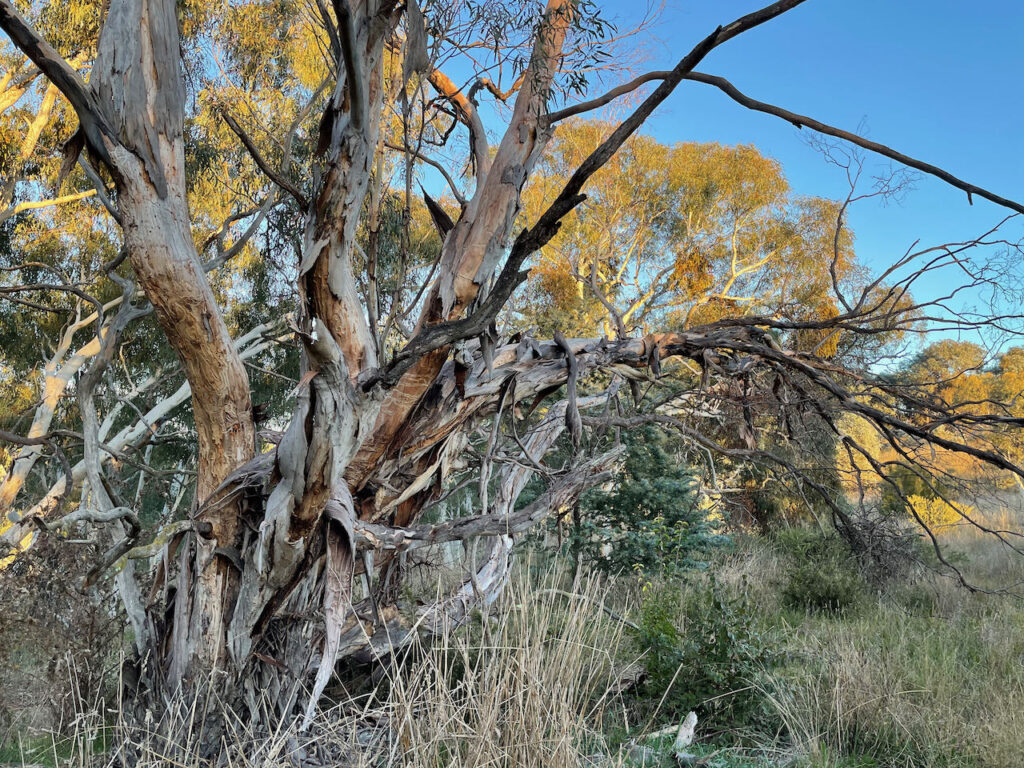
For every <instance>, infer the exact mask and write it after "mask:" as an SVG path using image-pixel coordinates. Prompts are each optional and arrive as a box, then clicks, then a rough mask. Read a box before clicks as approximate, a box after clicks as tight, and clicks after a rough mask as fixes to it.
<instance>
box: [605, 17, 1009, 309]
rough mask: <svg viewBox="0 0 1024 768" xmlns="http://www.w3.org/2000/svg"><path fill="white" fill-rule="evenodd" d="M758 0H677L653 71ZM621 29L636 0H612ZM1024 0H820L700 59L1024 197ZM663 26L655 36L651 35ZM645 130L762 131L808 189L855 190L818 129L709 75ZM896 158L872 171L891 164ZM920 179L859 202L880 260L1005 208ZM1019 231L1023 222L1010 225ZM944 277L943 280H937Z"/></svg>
mask: <svg viewBox="0 0 1024 768" xmlns="http://www.w3.org/2000/svg"><path fill="white" fill-rule="evenodd" d="M762 4H764V2H759V1H758V0H699V1H698V0H669V1H668V2H667V4H666V5H665V7H664V9H663V11H662V14H661V17H660V19H659V21H658V23H657V24H656V25H655V26H654V27H653V29H652V30H651V31H650V34H649V36H648V37H647V41H648V42H647V43H646V44H645V45H646V54H647V57H648V60H647V61H646V62H644V64H643V65H642V67H641V68H642V69H644V70H648V69H663V68H670V67H671V66H673V65H674V63H675V62H676V61H678V59H679V58H680V57H681V56H682V55H683V54H684V53H685V52H686V51H687V50H688V49H689V48H690V47H691V46H692V45H693V43H694V42H696V41H697V40H699V39H700V38H702V37H703V36H705V35H706V34H708V33H709V32H710V31H712V30H713V29H714V28H715V27H716V26H717V25H718V24H724V23H727V22H729V21H732V20H733V19H735V18H737V17H738V16H741V15H743V14H745V13H748V12H750V11H752V10H755V9H756V8H757V7H759V6H760V5H762ZM601 5H602V8H603V13H604V14H605V16H606V17H607V18H609V19H611V20H614V21H616V22H617V23H618V25H619V27H620V29H624V28H627V27H629V26H630V24H631V22H633V23H635V21H636V19H637V14H638V13H639V12H640V11H642V5H641V3H640V2H637V0H631V1H624V0H613V1H612V2H605V3H602V4H601ZM1022 36H1024V3H1021V2H1009V1H1008V0H975V1H974V2H966V1H961V0H927V1H926V0H808V2H806V3H804V4H803V5H801V6H799V7H798V8H796V9H794V10H792V11H790V12H789V13H787V14H785V15H784V16H782V17H780V18H778V19H776V20H774V21H772V22H769V23H767V24H765V25H762V26H761V27H759V28H757V29H754V30H752V31H750V32H747V33H746V34H744V35H742V36H740V37H738V38H736V39H734V40H732V41H730V42H729V43H726V44H725V45H724V46H722V47H720V48H718V49H716V50H715V51H713V52H712V53H711V54H710V55H709V56H708V57H707V59H705V61H704V63H702V64H701V66H700V67H699V69H700V70H701V71H705V72H709V73H713V74H718V75H722V76H724V77H726V78H728V79H729V80H731V81H732V82H733V83H734V84H735V85H736V86H737V87H738V88H739V89H740V90H742V91H744V92H745V93H747V94H748V95H750V96H752V97H754V98H757V99H760V100H762V101H767V102H770V103H774V104H777V105H780V106H784V107H786V108H789V109H791V110H793V111H795V112H798V113H803V114H807V115H810V116H813V117H816V118H818V119H820V120H822V121H824V122H827V123H831V124H833V125H835V126H838V127H840V128H845V129H848V130H856V129H857V128H858V126H859V125H861V124H862V121H863V124H864V125H866V128H867V133H868V135H869V136H870V137H871V138H873V139H875V140H877V141H880V142H882V143H885V144H888V145H890V146H892V147H894V148H896V149H899V150H901V151H903V152H905V153H907V154H909V155H911V156H914V157H917V158H919V159H921V160H925V161H929V162H932V163H935V164H937V165H941V166H943V167H944V168H946V169H947V170H949V171H950V172H952V173H954V174H955V175H958V176H960V177H961V178H965V179H967V180H968V181H971V182H973V183H975V184H978V185H979V186H982V187H986V188H988V189H990V190H992V191H993V192H996V193H998V194H1002V195H1004V196H1006V197H1010V198H1012V199H1016V200H1021V201H1024V152H1022V149H1024V146H1022V144H1024V142H1022V137H1024V103H1022V98H1021V97H1022V96H1024V82H1022V77H1024V51H1022V50H1021V48H1022V46H1021V43H1022V42H1024V41H1022ZM652 38H653V39H652ZM644 131H645V132H646V133H648V134H650V135H652V136H655V137H656V138H658V139H659V140H661V141H665V142H676V141H719V142H723V143H729V144H735V143H752V144H755V145H756V146H757V147H758V148H759V149H760V150H761V151H762V152H764V153H765V154H768V155H770V156H771V157H774V158H776V159H777V160H779V161H780V162H781V163H782V166H783V169H784V171H785V173H786V176H787V177H788V178H789V180H790V183H791V185H792V187H793V188H794V190H795V191H796V192H798V193H800V194H807V195H821V196H828V197H843V196H845V194H846V189H847V187H846V183H845V178H844V177H843V175H842V173H841V172H840V171H839V170H838V169H836V168H835V167H834V166H831V165H829V164H828V163H826V162H825V161H824V160H823V159H822V157H821V155H820V154H819V153H818V152H816V151H815V150H813V149H812V148H810V147H809V146H808V144H807V142H806V140H805V136H804V134H805V133H806V131H798V130H797V129H795V128H794V127H793V126H791V125H789V124H787V123H785V122H783V121H781V120H778V119H777V118H773V117H770V116H767V115H762V114H758V113H754V112H749V111H747V110H745V109H743V108H742V107H740V106H739V105H737V104H735V103H733V102H732V101H731V100H729V99H728V98H727V97H726V96H725V95H724V94H721V93H719V92H718V91H717V90H715V89H713V88H710V87H708V86H705V85H702V84H699V83H683V84H682V85H680V87H679V88H678V90H677V91H676V93H675V94H673V95H672V96H671V97H670V99H669V100H668V101H667V102H666V103H665V104H663V105H662V106H661V107H660V108H659V109H658V111H657V112H656V113H655V115H654V116H653V117H652V119H651V120H650V121H649V122H648V124H647V126H646V127H645V129H644ZM887 166H888V161H885V163H884V166H883V165H882V164H878V163H875V164H874V165H870V164H869V166H868V168H867V170H868V171H869V172H870V171H879V170H882V168H883V167H887ZM1005 213H1007V212H1005V211H1004V210H1003V209H1001V208H999V207H997V206H995V205H992V204H990V203H987V202H985V201H983V200H977V199H976V200H975V201H974V205H973V206H969V205H968V203H967V199H966V196H965V195H964V194H963V193H962V192H959V191H957V190H954V189H952V188H950V187H948V186H946V185H944V184H942V183H941V182H939V181H937V180H932V179H931V178H928V177H921V178H919V179H918V180H917V182H916V188H915V190H914V191H913V192H911V193H910V194H909V195H907V196H906V197H905V199H904V200H903V201H902V202H901V203H900V204H892V203H890V204H888V205H882V204H880V203H878V202H876V201H874V200H869V201H865V202H863V203H860V204H859V205H858V206H856V207H855V208H854V209H853V210H852V211H851V215H850V223H851V225H852V227H853V230H854V232H855V234H856V237H857V251H858V254H859V256H860V258H861V259H862V260H863V261H864V262H866V263H867V264H869V265H871V266H874V267H876V268H877V267H880V266H884V265H887V264H888V263H889V262H890V261H891V258H892V257H894V256H898V255H900V254H902V253H903V251H904V250H906V248H907V247H908V246H909V245H910V244H911V243H912V242H913V241H914V240H917V239H918V238H920V239H921V240H922V243H925V244H939V243H943V242H948V241H959V240H963V239H966V238H969V237H970V236H972V235H975V234H979V233H980V232H982V231H984V230H985V229H987V228H988V227H990V226H991V225H993V224H994V223H996V222H997V221H999V220H1000V219H1001V218H1003V216H1004V215H1005ZM1006 234H1007V235H1013V236H1014V238H1013V239H1017V238H1020V237H1021V236H1022V235H1024V224H1016V223H1015V224H1012V225H1011V226H1010V228H1008V229H1007V230H1006ZM926 287H927V288H931V289H936V290H937V289H938V288H941V287H944V286H942V285H941V283H940V280H939V279H936V280H934V281H932V284H931V285H929V286H926Z"/></svg>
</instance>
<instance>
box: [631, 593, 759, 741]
mask: <svg viewBox="0 0 1024 768" xmlns="http://www.w3.org/2000/svg"><path fill="white" fill-rule="evenodd" d="M639 624H640V631H639V632H638V633H637V635H636V640H635V642H636V649H637V650H638V651H639V652H640V653H642V654H643V656H642V659H641V663H642V664H643V665H644V669H645V671H646V673H647V676H646V679H645V681H644V683H643V685H642V686H641V687H640V688H639V689H638V691H637V695H638V696H639V697H642V698H639V699H638V700H636V701H635V704H636V705H637V708H638V709H639V710H640V713H641V714H642V715H647V716H650V715H653V714H655V713H656V714H658V715H659V716H663V717H665V718H666V719H670V720H672V719H675V720H678V719H680V718H682V717H683V716H685V714H686V713H687V712H689V711H690V710H694V711H696V712H697V713H698V715H699V716H700V719H701V721H702V722H707V721H710V722H711V723H712V724H715V725H718V726H727V725H735V724H741V723H742V724H746V723H747V722H748V721H749V720H750V718H751V715H752V714H753V713H754V712H755V711H756V710H758V709H759V708H760V706H761V697H760V694H759V693H758V692H757V691H756V690H755V688H754V687H752V685H751V682H752V681H753V680H754V678H755V677H756V676H758V675H759V674H760V673H761V672H762V671H763V670H764V669H765V668H767V667H770V666H772V665H773V664H774V663H775V661H776V655H775V653H774V652H773V651H772V650H771V646H770V642H769V640H768V638H766V637H765V636H764V635H762V633H761V632H760V630H759V629H758V627H757V625H756V623H755V619H754V613H753V611H752V610H751V607H750V605H749V603H748V601H747V599H746V597H745V596H744V595H730V594H728V593H727V592H726V590H725V589H724V588H722V587H721V586H719V585H718V584H717V583H716V582H715V581H714V580H711V581H710V582H708V583H707V584H705V585H703V586H702V587H701V588H699V589H698V590H696V591H695V592H694V593H692V594H690V595H688V599H687V600H686V601H685V602H684V601H683V598H682V593H681V592H680V591H679V590H678V587H677V588H675V589H671V588H667V587H661V588H655V587H653V586H651V585H647V586H645V587H644V599H643V603H642V606H641V613H640V622H639Z"/></svg>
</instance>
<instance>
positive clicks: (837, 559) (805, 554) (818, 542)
mask: <svg viewBox="0 0 1024 768" xmlns="http://www.w3.org/2000/svg"><path fill="white" fill-rule="evenodd" d="M776 543H777V545H778V547H779V549H780V550H781V551H782V553H783V554H784V555H786V557H787V559H788V560H789V565H788V567H787V569H786V576H785V578H786V581H785V584H784V586H783V588H782V599H783V602H784V604H786V605H788V606H789V607H791V608H797V609H800V610H804V611H826V612H832V613H841V612H843V611H845V610H847V609H849V608H852V607H854V606H855V605H857V604H858V603H860V602H861V600H862V599H863V598H864V596H865V594H866V592H867V585H866V583H865V581H864V577H863V575H862V574H861V571H860V567H859V564H858V563H857V560H856V558H854V556H853V555H852V553H851V552H850V550H849V548H848V547H847V545H846V544H845V543H844V542H843V540H842V539H841V538H840V537H839V536H838V535H835V534H833V535H827V534H824V533H822V532H820V531H817V530H814V529H810V528H791V529H789V530H786V531H780V532H779V533H778V534H777V536H776Z"/></svg>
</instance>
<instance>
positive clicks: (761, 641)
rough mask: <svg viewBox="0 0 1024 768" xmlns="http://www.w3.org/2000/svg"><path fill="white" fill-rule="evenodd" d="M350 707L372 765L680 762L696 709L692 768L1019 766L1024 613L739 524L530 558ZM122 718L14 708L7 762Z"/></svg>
mask: <svg viewBox="0 0 1024 768" xmlns="http://www.w3.org/2000/svg"><path fill="white" fill-rule="evenodd" d="M990 522H996V523H998V522H999V521H998V520H995V521H990ZM1003 522H1004V523H1005V522H1009V521H1003ZM999 527H1002V528H1009V527H1010V526H1009V525H1000V526H999ZM941 537H942V542H943V544H944V545H945V546H946V547H947V548H948V551H949V553H950V554H949V556H950V557H951V558H952V562H954V563H955V564H957V565H958V566H959V567H961V568H963V570H964V571H965V573H969V574H970V575H971V577H972V578H973V579H974V580H975V583H976V584H978V585H979V586H982V587H986V588H1005V587H1012V586H1013V585H1021V584H1024V558H1021V557H1020V556H1018V555H1016V553H1014V552H1013V551H1012V550H1010V549H1009V548H1008V547H1006V546H1005V545H1001V544H999V543H998V542H996V541H993V540H991V539H990V538H988V537H985V536H982V535H980V534H978V533H976V532H972V531H970V530H967V529H966V528H964V527H952V528H949V529H947V530H945V531H944V532H943V533H942V535H941ZM9 650H10V649H8V651H9ZM3 683H4V680H0V694H2V693H3V692H4V689H3ZM335 697H336V699H337V701H338V706H337V707H335V708H333V709H328V710H326V711H325V712H324V713H323V715H322V717H321V718H320V720H319V721H318V724H317V727H316V729H314V732H315V733H316V734H317V738H320V739H331V740H336V741H338V743H343V742H344V743H351V744H355V745H360V746H358V747H354V748H353V749H354V751H353V752H352V755H353V761H354V763H353V764H357V765H366V766H370V765H382V766H406V767H407V768H428V766H429V768H440V767H441V766H456V765H457V766H516V768H519V767H520V766H527V767H528V766H537V767H538V768H541V767H542V766H543V767H545V768H547V767H550V768H556V767H557V768H563V767H569V766H580V768H583V767H584V766H590V767H593V768H597V767H598V766H609V767H611V766H636V765H644V766H647V768H653V767H654V766H658V767H666V768H667V767H668V766H674V765H676V764H677V762H676V760H675V758H674V757H673V748H672V747H673V741H674V739H675V732H674V726H675V725H676V724H678V723H679V722H680V721H681V719H682V718H683V717H684V716H685V715H686V713H687V712H688V711H690V710H691V709H693V710H694V711H696V713H697V715H698V718H699V719H698V724H697V728H696V735H695V739H694V741H693V743H692V744H691V745H689V746H687V747H686V751H687V752H688V753H690V755H691V757H690V758H688V759H687V761H686V764H689V765H695V766H705V767H706V768H771V767H777V766H792V768H882V767H891V768H1017V767H1018V766H1021V765H1022V764H1024V757H1022V756H1024V605H1022V603H1021V602H1020V600H1019V599H1018V598H1015V597H1011V596H1005V595H992V594H985V593H981V592H969V591H968V590H966V589H964V588H963V587H961V586H959V585H958V584H957V583H956V582H955V581H954V580H952V579H950V578H948V577H945V576H939V575H937V574H936V573H934V572H931V571H929V570H928V569H926V568H919V569H917V570H914V571H912V572H908V573H904V574H902V575H901V576H900V577H899V578H897V579H894V580H892V581H890V582H889V583H887V584H884V585H882V586H878V585H877V584H874V585H873V584H872V583H870V582H868V581H866V580H864V579H863V578H862V577H861V576H860V575H859V573H858V572H857V570H856V569H855V568H853V567H852V565H851V563H849V562H848V561H847V560H845V559H844V556H843V555H842V553H841V551H840V550H839V549H838V548H836V547H835V546H834V543H833V542H831V541H830V540H828V539H823V538H822V537H821V536H820V534H818V533H816V532H814V531H808V530H790V531H786V532H783V533H782V534H779V535H777V536H774V537H771V538H762V537H755V536H734V537H733V541H732V545H731V546H730V547H728V548H727V549H723V550H721V551H719V552H717V553H716V554H715V555H714V556H713V558H712V561H711V562H710V563H709V564H708V567H707V568H706V569H702V570H697V571H693V572H690V573H688V574H684V575H682V576H673V577H667V576H659V577H653V578H645V577H644V576H643V575H628V576H620V577H616V578H615V579H607V578H603V577H601V576H599V575H597V574H589V575H588V574H586V572H585V571H584V572H583V575H580V574H579V573H577V575H576V576H575V578H574V577H573V576H572V573H571V569H570V568H569V567H567V566H566V565H565V564H564V563H559V562H558V561H557V560H555V561H554V563H553V562H552V560H551V558H549V557H542V556H533V557H532V558H531V557H526V558H523V567H522V568H521V570H520V573H519V574H518V576H517V578H516V580H515V581H514V583H513V584H512V585H510V587H509V588H508V590H507V592H506V594H505V596H504V597H503V599H502V602H501V603H500V604H499V605H498V606H496V607H495V608H494V609H492V611H491V614H490V615H489V616H478V617H476V621H475V622H474V623H473V624H472V625H471V626H469V627H464V628H462V629H460V630H459V631H456V632H452V633H450V635H448V636H446V637H445V638H444V639H443V640H442V641H441V642H439V643H434V644H433V645H431V646H430V647H423V648H417V649H414V650H413V651H412V652H410V653H408V654H407V655H406V656H405V657H404V658H403V659H401V660H400V661H399V662H398V663H396V664H395V665H394V666H393V667H392V668H391V669H390V670H388V671H387V673H386V674H385V675H383V676H380V675H376V676H373V677H369V676H367V677H366V678H365V679H362V680H361V679H356V678H353V679H350V680H348V681H347V683H346V687H345V688H344V689H343V688H341V687H339V688H338V689H337V690H336V691H335ZM0 705H6V706H7V707H8V711H9V710H10V704H9V703H8V702H4V701H3V700H0ZM112 711H113V710H112V709H110V710H108V711H107V712H106V713H105V714H101V713H99V712H96V711H93V712H80V713H78V714H77V715H76V716H75V717H74V718H72V719H71V720H70V721H68V722H67V723H66V724H65V726H64V727H63V728H62V729H61V730H62V731H63V735H61V736H57V735H54V734H53V733H51V732H48V730H47V728H45V727H44V728H41V727H38V726H32V725H31V724H29V725H26V722H28V721H26V720H24V719H22V720H20V721H19V720H18V718H17V717H16V715H17V713H10V711H9V714H8V726H7V729H6V731H0V765H8V764H9V765H52V766H56V765H69V766H70V765H75V766H84V765H85V764H87V763H88V762H89V760H91V759H94V758H95V757H96V756H97V755H101V754H102V752H103V741H104V734H105V733H106V732H107V730H106V729H108V728H109V726H110V724H111V722H112V718H113V719H115V720H116V715H113V716H112V715H111V714H110V712H112ZM19 722H20V723H21V725H20V726H18V725H17V724H18V723H19ZM369 723H372V724H373V725H372V726H371V725H368V724H369ZM658 732H660V733H661V735H654V736H652V735H651V734H657V733H658ZM238 738H239V745H238V747H239V748H238V750H237V758H236V759H235V760H234V761H233V762H232V763H231V765H237V766H246V767H247V768H248V767H250V766H251V767H252V768H257V766H258V767H259V768H269V766H272V765H273V766H277V765H288V764H289V763H288V762H287V760H286V759H285V758H286V754H287V751H288V749H290V748H291V746H290V745H293V744H294V740H291V739H290V737H289V736H288V735H287V734H284V735H278V736H276V737H275V738H274V739H269V740H268V739H263V740H261V741H259V742H258V743H257V742H256V741H255V740H249V741H247V739H249V738H250V735H247V734H246V733H245V731H244V724H240V727H239V731H238ZM252 738H253V739H255V737H252ZM151 754H152V761H151V764H152V765H154V766H155V765H166V764H170V763H167V762H166V761H163V760H162V759H161V754H162V751H161V748H160V747H159V745H157V744H154V745H152V748H151ZM174 764H177V765H196V766H199V765H200V763H199V762H198V761H195V762H186V761H182V762H177V763H174Z"/></svg>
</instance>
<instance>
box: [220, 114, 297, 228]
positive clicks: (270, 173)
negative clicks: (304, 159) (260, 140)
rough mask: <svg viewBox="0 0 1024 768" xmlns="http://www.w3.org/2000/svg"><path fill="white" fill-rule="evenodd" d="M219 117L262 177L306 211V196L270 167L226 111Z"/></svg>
mask: <svg viewBox="0 0 1024 768" xmlns="http://www.w3.org/2000/svg"><path fill="white" fill-rule="evenodd" d="M221 116H222V117H223V118H224V122H225V123H227V126H228V128H230V129H231V130H232V132H233V133H234V134H235V135H236V136H237V137H238V138H239V139H240V140H241V142H242V144H243V145H245V149H246V151H247V152H248V153H249V155H250V156H251V157H252V159H253V160H254V161H255V163H256V165H257V167H259V169H260V170H261V171H263V173H264V175H266V177H267V178H268V179H270V180H271V181H272V182H274V183H275V184H277V186H279V187H280V188H281V189H283V190H284V191H285V192H287V193H288V194H289V195H291V196H292V197H294V198H295V200H296V202H297V203H298V204H299V207H300V208H301V209H302V210H304V211H305V210H308V208H309V200H307V199H306V196H305V195H304V194H302V192H301V191H300V190H299V188H298V187H296V186H295V185H294V184H293V183H292V182H291V181H290V180H288V179H287V178H285V177H284V176H283V175H281V174H280V173H278V172H277V171H275V170H274V169H273V168H271V167H270V164H269V163H268V162H267V161H266V160H265V159H264V158H263V155H261V154H260V151H259V149H257V147H256V145H255V144H254V143H253V141H252V139H251V138H249V135H248V134H247V133H246V132H245V131H244V130H242V127H241V126H240V125H239V124H238V123H237V122H235V118H233V117H232V116H231V115H230V113H229V112H228V111H227V109H222V110H221Z"/></svg>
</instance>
